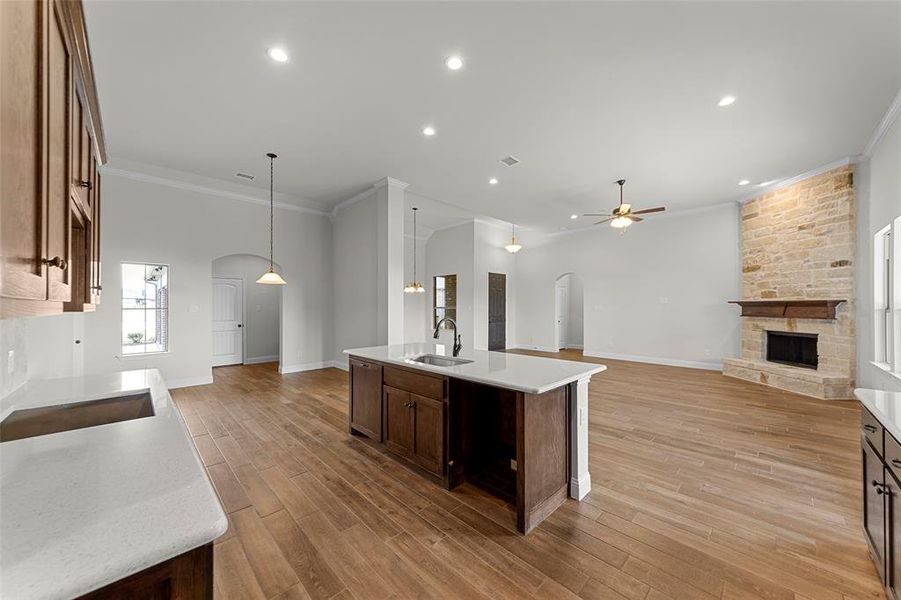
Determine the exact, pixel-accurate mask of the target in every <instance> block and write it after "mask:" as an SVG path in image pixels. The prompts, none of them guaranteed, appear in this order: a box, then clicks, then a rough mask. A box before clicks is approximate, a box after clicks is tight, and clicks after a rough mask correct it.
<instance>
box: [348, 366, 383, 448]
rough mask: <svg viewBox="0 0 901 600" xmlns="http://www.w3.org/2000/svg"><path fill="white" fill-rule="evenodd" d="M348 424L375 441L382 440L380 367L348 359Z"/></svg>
mask: <svg viewBox="0 0 901 600" xmlns="http://www.w3.org/2000/svg"><path fill="white" fill-rule="evenodd" d="M350 380H351V388H350V394H351V398H350V425H351V427H352V428H354V429H356V430H357V431H359V432H361V433H363V434H366V435H368V436H369V437H371V438H372V439H374V440H376V441H379V442H380V441H382V367H381V365H377V364H373V363H367V362H362V361H358V360H351V361H350Z"/></svg>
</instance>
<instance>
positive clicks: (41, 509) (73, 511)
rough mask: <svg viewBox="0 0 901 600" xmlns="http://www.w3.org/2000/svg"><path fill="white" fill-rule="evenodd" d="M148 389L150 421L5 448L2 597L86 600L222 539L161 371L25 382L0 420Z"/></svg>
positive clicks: (0, 504)
mask: <svg viewBox="0 0 901 600" xmlns="http://www.w3.org/2000/svg"><path fill="white" fill-rule="evenodd" d="M146 391H149V392H150V394H151V397H152V401H153V409H154V415H153V416H151V417H145V418H141V419H134V420H131V421H122V422H119V423H110V424H106V425H99V426H97V427H89V428H85V429H76V430H72V431H65V432H60V433H53V434H49V435H42V436H37V437H31V438H26V439H21V440H15V441H9V442H3V443H0V582H2V583H0V596H2V597H3V598H29V599H38V598H72V597H76V596H80V595H82V594H84V593H87V592H89V591H92V590H95V589H97V588H100V587H103V586H104V585H106V584H108V583H111V582H113V581H117V580H119V579H122V578H123V577H127V576H128V575H131V574H133V573H136V572H138V571H141V570H143V569H145V568H147V567H150V566H152V565H155V564H157V563H160V562H162V561H165V560H168V559H170V558H172V557H174V556H177V555H179V554H182V553H183V552H187V551H188V550H191V549H193V548H196V547H198V546H202V545H204V544H206V543H208V542H211V541H212V540H214V539H216V538H217V537H219V536H220V535H222V534H223V533H225V530H226V529H227V527H228V522H227V520H226V518H225V513H224V512H223V511H222V507H221V505H220V504H219V500H218V498H217V497H216V493H215V491H214V490H213V487H212V485H211V484H210V481H209V478H208V477H207V475H206V472H205V471H204V468H203V464H202V463H201V461H200V457H199V456H198V454H197V452H196V450H195V449H194V444H193V442H192V441H191V435H190V433H189V432H188V430H187V427H186V426H185V424H184V421H183V420H182V417H181V414H180V413H179V411H178V409H177V408H176V407H175V405H174V403H173V402H172V398H171V397H170V395H169V391H168V390H167V389H166V386H165V383H164V382H163V379H162V377H161V376H160V373H159V371H157V370H156V369H147V370H138V371H126V372H123V373H112V374H108V375H103V376H89V377H80V378H72V379H53V380H46V381H34V382H29V383H27V384H26V385H25V386H23V387H22V388H20V389H19V390H17V391H15V392H13V393H12V394H10V395H9V396H8V397H6V398H4V399H3V400H2V402H0V419H3V418H6V416H7V415H9V414H10V413H11V412H13V411H14V410H19V409H24V408H36V407H39V406H52V405H57V404H68V403H71V402H81V401H86V400H96V399H100V398H109V397H116V396H122V395H130V394H136V393H140V392H146Z"/></svg>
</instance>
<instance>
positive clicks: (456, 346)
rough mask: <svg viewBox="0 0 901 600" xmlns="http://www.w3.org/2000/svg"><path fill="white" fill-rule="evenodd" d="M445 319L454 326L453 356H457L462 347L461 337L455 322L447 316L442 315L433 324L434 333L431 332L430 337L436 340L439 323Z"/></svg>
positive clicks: (439, 327)
mask: <svg viewBox="0 0 901 600" xmlns="http://www.w3.org/2000/svg"><path fill="white" fill-rule="evenodd" d="M445 321H447V322H449V323H450V324H451V325H453V326H454V356H458V355H459V354H460V350H462V349H463V342H461V341H460V339H461V338H462V337H463V336H461V335H459V334H458V333H457V322H456V321H454V320H453V319H451V318H449V317H444V318H443V319H441V320H440V321H438V323H437V324H436V325H435V333H433V334H432V337H433V338H435V339H436V340H437V339H438V330H439V329H441V324H442V323H444V322H445Z"/></svg>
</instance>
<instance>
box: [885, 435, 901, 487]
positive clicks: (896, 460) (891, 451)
mask: <svg viewBox="0 0 901 600" xmlns="http://www.w3.org/2000/svg"><path fill="white" fill-rule="evenodd" d="M884 437H885V464H887V465H888V466H889V468H891V470H892V472H893V473H894V475H895V477H896V478H898V480H901V444H899V443H898V442H897V441H896V440H895V438H894V437H892V435H891V434H890V433H888V432H886V434H885V436H884Z"/></svg>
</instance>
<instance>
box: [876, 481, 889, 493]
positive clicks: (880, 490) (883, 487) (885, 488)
mask: <svg viewBox="0 0 901 600" xmlns="http://www.w3.org/2000/svg"><path fill="white" fill-rule="evenodd" d="M876 494H878V495H880V496H881V495H883V494H885V495H886V496H891V495H892V490H891V488H890V487H889V486H887V485H885V484H880V485H879V486H878V487H877V488H876Z"/></svg>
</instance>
